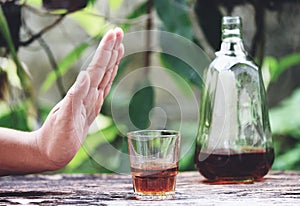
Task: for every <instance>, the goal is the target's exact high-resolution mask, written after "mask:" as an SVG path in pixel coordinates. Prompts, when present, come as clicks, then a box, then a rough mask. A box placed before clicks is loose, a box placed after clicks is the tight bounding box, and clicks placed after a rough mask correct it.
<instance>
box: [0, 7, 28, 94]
mask: <svg viewBox="0 0 300 206" xmlns="http://www.w3.org/2000/svg"><path fill="white" fill-rule="evenodd" d="M0 28H1V29H0V34H1V35H2V37H3V38H4V39H5V41H6V43H7V45H8V49H9V52H10V54H11V56H12V59H13V60H14V62H15V64H16V66H17V74H18V76H19V78H20V81H21V83H22V86H23V88H24V89H28V85H27V83H26V79H27V75H26V73H25V70H24V68H23V66H22V63H21V61H20V59H19V57H18V55H17V52H16V50H15V46H14V43H13V40H12V38H11V34H10V31H9V27H8V25H7V21H6V18H5V16H4V13H3V10H2V7H1V6H0Z"/></svg>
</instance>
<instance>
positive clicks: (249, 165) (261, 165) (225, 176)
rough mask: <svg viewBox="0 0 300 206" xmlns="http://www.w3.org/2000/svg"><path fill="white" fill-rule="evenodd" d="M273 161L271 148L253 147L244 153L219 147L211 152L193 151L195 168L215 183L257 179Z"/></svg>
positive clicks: (266, 171) (263, 174) (265, 172)
mask: <svg viewBox="0 0 300 206" xmlns="http://www.w3.org/2000/svg"><path fill="white" fill-rule="evenodd" d="M273 161H274V150H273V149H267V150H264V149H255V150H253V151H251V150H249V151H247V152H244V153H236V152H234V151H232V150H225V149H221V150H214V151H213V153H205V152H196V153H195V166H196V168H197V169H198V171H199V172H200V173H201V174H202V175H203V176H204V177H205V178H207V179H208V180H209V181H212V182H215V183H218V182H219V183H222V182H223V183H226V182H234V181H236V182H239V181H240V182H243V181H245V182H246V181H254V180H258V179H260V178H262V177H263V176H265V175H266V174H267V173H268V171H269V169H270V168H271V166H272V164H273Z"/></svg>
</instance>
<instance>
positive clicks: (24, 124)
mask: <svg viewBox="0 0 300 206" xmlns="http://www.w3.org/2000/svg"><path fill="white" fill-rule="evenodd" d="M99 1H100V0H99ZM125 1H126V0H109V1H107V2H108V5H109V9H110V10H112V11H117V10H118V9H121V7H122V4H123V3H124V2H125ZM95 2H97V1H91V2H90V4H89V5H88V7H86V8H85V9H83V10H79V11H76V12H74V13H64V12H65V11H59V12H57V13H56V12H53V13H52V14H51V15H57V16H58V17H59V16H60V15H62V13H63V14H66V17H65V18H70V19H72V20H73V21H74V22H76V24H78V25H80V26H81V28H82V29H83V30H85V31H86V33H87V34H88V36H89V38H87V39H80V40H79V41H80V43H79V44H78V45H77V46H76V47H74V48H73V49H72V50H70V51H69V53H68V54H67V55H66V56H65V57H64V58H62V59H61V60H60V61H59V62H57V64H56V67H55V68H53V69H54V70H53V71H52V72H50V73H49V74H48V75H47V78H46V79H45V81H44V83H43V85H42V87H41V91H47V90H48V89H49V88H50V87H51V86H53V85H54V84H57V82H58V81H59V78H60V77H63V76H64V75H65V74H66V73H67V72H68V71H69V70H70V68H72V66H73V65H74V64H75V63H76V62H77V61H78V60H79V59H80V58H81V57H82V55H83V54H84V53H85V52H86V51H87V49H88V48H90V47H92V46H95V45H96V44H97V42H98V41H99V40H100V39H101V36H102V35H103V34H104V32H105V31H107V29H109V28H113V27H114V26H116V25H118V26H121V27H122V28H123V29H124V30H125V32H127V31H132V30H133V29H134V23H131V22H134V21H135V20H137V19H139V18H141V17H144V16H147V15H148V16H149V14H150V13H149V12H151V13H152V14H153V13H155V14H156V17H155V18H158V19H159V20H160V22H161V25H160V28H159V29H160V30H162V31H168V32H171V33H174V34H178V35H180V36H182V37H184V38H186V39H188V40H190V41H193V42H195V43H196V44H198V45H199V46H200V47H203V44H202V43H203V42H201V41H199V39H197V38H196V36H195V32H194V27H195V21H196V20H198V21H197V22H196V24H197V25H198V26H199V28H202V29H203V31H204V35H205V37H206V39H207V41H208V43H209V44H210V45H211V47H212V48H214V49H215V50H216V49H218V46H219V40H220V18H221V14H220V11H219V10H218V9H217V8H216V6H214V5H212V4H209V3H203V4H202V6H201V5H200V3H199V2H200V1H197V3H196V7H194V2H193V1H185V0H152V1H151V0H149V1H140V3H139V4H137V5H135V6H134V7H133V8H131V11H129V12H128V13H127V14H126V18H125V19H126V21H124V22H121V23H111V22H110V21H109V19H107V18H105V16H103V14H102V13H101V12H99V11H98V10H97V8H96V7H95V6H94V3H95ZM204 2H207V1H204ZM21 5H23V6H24V7H25V6H32V7H35V8H37V9H41V1H38V0H28V1H21ZM191 9H195V11H196V12H195V14H196V18H191V15H190V11H191ZM91 14H93V15H91ZM151 18H153V17H151ZM25 20H26V19H25ZM148 23H149V22H148ZM150 23H152V24H154V23H153V22H150ZM99 24H101V25H102V27H99ZM146 24H147V22H145V25H146ZM96 25H98V26H96ZM152 26H153V25H152ZM0 27H1V30H0V31H1V34H2V36H3V37H4V39H5V40H6V41H7V43H8V49H9V53H10V54H9V55H7V56H5V58H7V59H8V61H9V62H10V64H9V65H10V66H11V67H14V69H11V68H2V66H1V71H6V72H7V74H8V76H9V78H8V79H9V84H10V86H11V87H14V88H18V89H19V90H20V88H24V90H25V91H30V90H31V89H32V88H30V83H28V81H29V80H28V77H27V76H26V73H25V72H24V68H23V66H22V64H21V62H22V60H21V59H19V57H18V55H17V51H15V49H14V45H13V42H12V40H11V38H10V33H9V29H8V26H7V22H6V19H5V16H4V15H3V12H2V9H0ZM145 27H146V26H145ZM144 29H146V28H144ZM162 46H163V45H162ZM257 58H259V57H257ZM159 59H160V62H161V64H162V65H163V66H164V67H165V68H166V69H168V70H170V71H173V72H175V73H177V74H179V75H180V76H181V77H182V78H184V79H185V80H186V81H187V83H188V84H189V85H191V86H193V87H195V88H201V78H199V76H198V75H197V74H196V73H195V72H193V71H194V70H193V69H191V68H190V67H189V66H188V65H187V64H185V63H184V62H182V61H180V60H179V59H177V58H175V57H173V56H170V55H167V54H160V58H159ZM134 60H135V57H132V56H128V57H126V58H124V59H123V60H122V62H121V65H120V69H119V73H118V76H117V78H116V79H118V78H119V77H120V76H122V75H123V74H125V73H126V72H127V71H128V65H130V64H131V63H132V61H134ZM258 62H260V61H258ZM262 62H263V63H262V65H261V68H262V72H263V74H265V75H264V77H265V84H266V87H268V85H271V84H278V83H279V82H278V79H279V77H280V75H281V74H283V73H284V72H285V71H286V70H288V69H290V68H293V67H297V68H299V66H300V54H299V53H291V54H288V55H286V56H283V57H280V58H278V57H273V56H262ZM148 66H149V65H148ZM145 79H147V74H145ZM147 81H150V80H148V79H147ZM137 86H138V85H137ZM181 86H182V85H178V87H181ZM113 89H114V87H113ZM28 93H29V94H28V95H27V96H25V97H22V98H21V100H22V101H19V102H18V104H15V105H10V104H8V103H6V102H5V101H1V103H0V111H1V112H0V126H3V127H10V128H15V129H21V130H27V131H31V130H33V129H34V127H35V125H36V124H42V122H43V121H44V120H45V118H46V116H47V114H48V113H49V111H50V109H51V108H49V107H47V106H46V105H41V104H40V103H38V102H36V99H35V97H34V96H33V95H32V94H31V93H30V92H28ZM155 98H156V93H155V91H154V89H153V88H152V87H151V86H149V87H145V88H144V89H143V90H141V91H139V92H138V93H136V94H135V95H134V96H133V98H132V99H131V101H130V108H129V110H130V115H131V116H130V117H131V119H132V122H133V123H135V124H136V125H137V126H138V127H139V128H141V129H143V128H147V126H148V125H149V119H147V118H142V117H144V116H148V114H149V111H150V110H151V109H152V108H153V106H154V102H155ZM110 100H111V97H110V96H109V97H108V98H107V100H106V102H105V105H104V106H103V110H102V112H101V114H99V117H98V118H97V121H101V122H102V124H101V125H102V126H101V128H100V129H99V130H96V131H92V132H90V133H89V135H88V137H87V140H86V142H87V143H86V144H87V145H88V147H89V151H88V152H87V150H86V149H84V148H81V149H80V150H79V152H78V154H77V155H76V156H75V158H74V159H73V160H72V161H71V162H70V164H69V165H68V166H67V167H66V168H64V169H62V170H61V171H58V172H67V173H78V172H80V173H99V172H114V171H123V172H126V171H128V162H127V161H128V160H123V159H120V158H119V157H120V156H118V155H116V154H109V153H106V154H105V151H106V150H105V149H106V148H107V146H108V145H113V146H114V147H115V148H117V149H118V150H119V151H121V152H124V153H126V152H127V143H126V137H124V135H122V134H121V133H120V132H119V130H118V127H117V125H115V123H114V121H113V119H112V117H111V111H110V110H109V104H110V103H111V102H110ZM299 102H300V88H296V89H295V90H294V91H293V93H292V95H290V96H289V97H287V98H286V99H284V100H283V101H282V102H281V103H280V104H279V105H278V106H276V107H273V108H270V120H271V127H272V131H273V137H274V147H275V152H276V158H275V163H274V165H273V169H275V170H278V169H280V170H291V169H292V170H300V126H299V125H300V115H298V114H297V112H295V111H297V110H298V107H299ZM121 103H122V102H120V104H121ZM174 124H176V122H175V123H174ZM183 124H184V127H182V128H183V130H184V131H182V133H183V134H184V135H185V136H186V137H188V136H189V131H190V129H191V127H196V126H197V123H196V122H185V123H183ZM193 149H194V148H191V149H190V151H189V152H188V153H187V154H185V156H184V157H183V158H182V159H181V162H180V170H195V168H194V166H193V164H194V163H193V155H194V150H193ZM99 151H102V152H103V151H104V154H105V155H104V157H99V158H102V160H103V161H105V162H106V163H107V164H110V165H111V167H110V169H107V168H106V167H105V165H104V166H103V165H101V164H99V163H98V162H97V161H95V160H94V159H93V158H92V156H97V155H99V154H98V152H99ZM102 154H103V153H102ZM111 168H113V169H111Z"/></svg>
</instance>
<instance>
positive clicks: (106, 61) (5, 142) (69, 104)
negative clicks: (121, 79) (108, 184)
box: [0, 28, 124, 175]
mask: <svg viewBox="0 0 300 206" xmlns="http://www.w3.org/2000/svg"><path fill="white" fill-rule="evenodd" d="M122 40H123V31H122V30H121V29H120V28H117V29H114V30H111V31H109V32H108V33H107V34H106V35H105V36H104V37H103V39H102V40H101V42H100V44H99V47H98V49H97V50H96V53H95V55H94V58H93V60H92V62H91V63H90V65H89V66H88V68H87V70H86V71H81V72H80V74H79V76H78V78H77V80H76V82H75V83H74V85H73V86H72V87H71V88H70V90H69V91H68V93H67V95H66V96H65V98H64V99H62V101H60V102H59V103H58V104H57V105H56V106H55V107H54V108H53V109H52V111H51V112H50V114H49V115H48V117H47V119H46V121H45V123H44V124H43V126H42V127H41V128H40V129H39V130H37V131H34V132H22V131H17V130H11V129H5V128H0V175H9V174H25V173H36V172H43V171H50V170H57V169H60V168H62V167H64V166H65V165H66V164H67V163H68V162H69V161H70V160H71V159H72V158H73V157H74V156H75V154H76V153H77V151H78V149H79V148H80V146H81V145H82V143H83V141H84V139H85V137H86V135H87V132H88V129H89V126H90V125H91V124H92V122H93V121H94V119H95V118H96V116H97V115H98V113H99V112H100V110H101V107H102V104H103V101H104V99H105V97H106V96H107V94H108V92H109V90H110V87H111V84H112V81H113V79H114V78H115V75H116V73H117V69H118V64H119V62H120V59H121V58H122V56H123V54H124V46H123V44H122Z"/></svg>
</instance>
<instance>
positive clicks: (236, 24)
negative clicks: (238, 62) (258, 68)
mask: <svg viewBox="0 0 300 206" xmlns="http://www.w3.org/2000/svg"><path fill="white" fill-rule="evenodd" d="M241 30H242V23H241V19H240V17H223V22H222V44H221V49H220V51H219V52H217V53H216V54H217V55H227V56H233V57H237V56H246V55H247V52H246V50H245V49H244V45H243V40H242V33H241Z"/></svg>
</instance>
